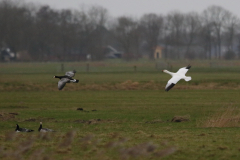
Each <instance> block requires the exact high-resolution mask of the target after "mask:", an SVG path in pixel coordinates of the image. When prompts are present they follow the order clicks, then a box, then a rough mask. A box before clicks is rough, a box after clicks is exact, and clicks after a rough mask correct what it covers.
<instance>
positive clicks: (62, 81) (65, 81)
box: [58, 78, 69, 90]
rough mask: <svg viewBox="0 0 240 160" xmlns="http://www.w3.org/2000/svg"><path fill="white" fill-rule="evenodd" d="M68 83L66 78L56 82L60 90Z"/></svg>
mask: <svg viewBox="0 0 240 160" xmlns="http://www.w3.org/2000/svg"><path fill="white" fill-rule="evenodd" d="M67 82H69V79H68V78H62V79H60V80H59V81H58V89H59V90H62V89H63V87H64V86H65V85H66V83H67Z"/></svg>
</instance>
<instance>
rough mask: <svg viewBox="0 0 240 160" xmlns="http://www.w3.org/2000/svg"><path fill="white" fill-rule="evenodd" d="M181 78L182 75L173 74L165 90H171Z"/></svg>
mask: <svg viewBox="0 0 240 160" xmlns="http://www.w3.org/2000/svg"><path fill="white" fill-rule="evenodd" d="M180 79H181V77H178V76H173V77H172V78H171V79H170V80H169V81H168V83H167V85H166V87H165V91H169V90H170V89H171V88H173V86H175V84H177V82H178V81H179V80H180Z"/></svg>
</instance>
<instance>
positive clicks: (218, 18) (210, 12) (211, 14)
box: [203, 6, 228, 59]
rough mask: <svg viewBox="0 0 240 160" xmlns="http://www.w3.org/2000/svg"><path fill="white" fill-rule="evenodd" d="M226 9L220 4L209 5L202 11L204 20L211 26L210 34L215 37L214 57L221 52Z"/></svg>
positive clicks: (218, 55) (218, 56)
mask: <svg viewBox="0 0 240 160" xmlns="http://www.w3.org/2000/svg"><path fill="white" fill-rule="evenodd" d="M227 14H228V11H227V10H225V9H224V8H222V7H220V6H210V7H209V8H207V9H206V10H204V12H203V16H204V17H205V21H206V22H207V23H211V24H212V26H213V30H212V34H214V36H215V37H216V51H215V52H216V55H217V57H216V58H218V59H219V58H220V56H221V52H222V49H221V47H222V34H223V31H224V23H225V22H226V20H227Z"/></svg>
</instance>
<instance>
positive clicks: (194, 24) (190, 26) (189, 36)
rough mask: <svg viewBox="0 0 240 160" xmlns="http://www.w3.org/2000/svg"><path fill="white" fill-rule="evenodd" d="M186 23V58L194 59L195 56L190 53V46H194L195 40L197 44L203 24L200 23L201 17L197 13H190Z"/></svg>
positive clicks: (186, 17)
mask: <svg viewBox="0 0 240 160" xmlns="http://www.w3.org/2000/svg"><path fill="white" fill-rule="evenodd" d="M184 22H185V24H184V25H185V27H184V28H185V33H186V35H185V36H186V39H185V41H186V45H187V49H186V54H185V57H186V58H193V57H194V55H193V54H191V53H190V52H189V51H190V46H192V45H193V43H194V40H195V43H196V40H197V37H198V33H199V30H200V29H201V22H200V18H199V15H198V14H197V13H195V12H191V13H188V14H187V15H186V16H185V20H184Z"/></svg>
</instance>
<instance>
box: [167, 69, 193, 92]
mask: <svg viewBox="0 0 240 160" xmlns="http://www.w3.org/2000/svg"><path fill="white" fill-rule="evenodd" d="M190 68H191V66H190V65H188V66H187V67H183V68H180V69H179V70H178V71H177V72H176V73H173V72H169V71H168V70H163V72H165V73H168V74H170V75H171V76H172V78H171V79H170V80H169V81H168V83H167V85H166V87H165V91H169V90H170V89H171V88H172V87H173V86H175V84H177V82H178V81H179V80H180V79H184V80H185V81H190V80H191V79H192V78H191V77H186V76H185V74H186V73H187V71H188V70H189V69H190Z"/></svg>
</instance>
